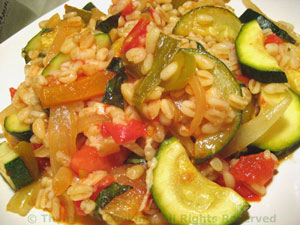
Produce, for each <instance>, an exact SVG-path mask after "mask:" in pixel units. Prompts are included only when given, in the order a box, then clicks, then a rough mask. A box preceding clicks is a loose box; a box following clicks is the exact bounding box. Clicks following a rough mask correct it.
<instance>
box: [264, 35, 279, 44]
mask: <svg viewBox="0 0 300 225" xmlns="http://www.w3.org/2000/svg"><path fill="white" fill-rule="evenodd" d="M270 43H273V44H277V45H280V44H282V43H283V41H282V39H281V38H280V37H278V36H277V35H276V34H269V35H268V36H267V37H266V40H265V42H264V44H265V45H266V44H270Z"/></svg>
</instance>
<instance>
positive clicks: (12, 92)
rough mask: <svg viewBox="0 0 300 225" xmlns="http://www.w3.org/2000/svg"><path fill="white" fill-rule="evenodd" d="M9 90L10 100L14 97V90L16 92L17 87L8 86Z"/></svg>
mask: <svg viewBox="0 0 300 225" xmlns="http://www.w3.org/2000/svg"><path fill="white" fill-rule="evenodd" d="M9 92H10V97H11V100H12V99H13V98H14V96H15V94H16V92H17V89H15V88H13V87H11V88H9Z"/></svg>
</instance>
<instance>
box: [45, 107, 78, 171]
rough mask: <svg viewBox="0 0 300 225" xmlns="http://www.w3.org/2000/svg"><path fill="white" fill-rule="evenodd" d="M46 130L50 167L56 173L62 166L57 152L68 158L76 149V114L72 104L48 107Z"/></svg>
mask: <svg viewBox="0 0 300 225" xmlns="http://www.w3.org/2000/svg"><path fill="white" fill-rule="evenodd" d="M48 132H49V133H48V140H49V149H50V162H51V169H52V171H53V173H54V174H56V172H57V171H58V169H59V167H61V166H63V165H62V164H63V162H62V160H58V157H59V154H61V155H63V156H64V157H66V159H67V160H68V159H70V158H71V156H72V155H73V154H74V153H75V151H76V137H77V114H76V112H75V110H74V108H73V106H72V105H61V106H57V107H51V108H50V117H49V125H48ZM66 163H68V162H66Z"/></svg>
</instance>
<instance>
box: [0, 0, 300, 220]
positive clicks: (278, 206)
mask: <svg viewBox="0 0 300 225" xmlns="http://www.w3.org/2000/svg"><path fill="white" fill-rule="evenodd" d="M89 1H90V0H82V1H76V0H71V1H69V2H68V4H70V5H73V6H77V7H80V8H81V7H83V6H84V5H85V4H86V3H88V2H89ZM254 2H255V3H257V4H258V6H259V7H260V8H261V9H262V10H263V11H264V12H265V13H266V14H267V15H268V16H269V17H271V18H272V19H274V20H283V21H287V22H290V23H292V24H294V25H295V30H296V31H297V32H298V33H300V15H299V13H300V1H299V0H264V1H259V0H255V1H254ZM94 4H95V5H96V6H97V7H98V8H99V9H101V10H102V11H106V10H107V8H108V6H109V4H110V1H109V0H104V1H103V0H102V1H101V2H100V1H96V0H95V1H94ZM230 5H231V6H232V7H233V8H234V9H235V12H236V14H237V15H238V16H239V15H240V14H241V13H242V12H243V11H244V10H245V8H244V6H243V4H242V3H241V0H232V2H231V3H230ZM56 12H58V13H60V15H62V14H63V12H64V9H63V6H60V7H58V8H56V9H55V10H53V11H51V12H50V13H48V14H46V15H45V16H43V17H41V18H39V19H38V20H37V21H35V22H33V23H32V24H30V25H29V26H27V27H25V28H24V29H22V30H21V31H19V32H18V33H17V34H15V35H14V36H12V37H11V38H9V39H8V40H7V41H5V42H3V43H2V44H1V45H0V96H1V103H0V109H1V110H2V109H4V108H5V107H6V106H7V105H9V104H10V97H9V92H8V89H9V87H17V86H18V84H19V83H20V82H21V81H23V80H24V59H23V58H21V49H22V48H23V47H24V46H25V45H26V43H27V42H28V40H30V38H31V37H33V35H34V34H36V33H37V32H38V31H39V27H38V23H39V22H40V21H42V20H45V19H48V18H49V17H50V16H51V15H53V14H54V13H56ZM0 190H1V194H0V224H1V225H11V224H44V225H48V224H52V225H53V224H55V223H54V222H53V221H52V220H51V217H50V216H49V214H48V213H46V212H43V211H39V210H32V211H31V212H30V213H29V214H28V215H27V216H26V217H20V216H18V215H16V214H13V213H10V212H6V210H5V208H6V204H7V202H8V201H9V199H10V197H11V196H12V195H13V192H12V191H11V190H10V188H9V187H8V185H7V184H6V183H5V182H4V181H3V180H2V179H0ZM299 223H300V150H298V151H296V152H294V153H293V156H292V157H289V159H288V160H285V161H284V162H282V163H281V165H280V167H279V169H278V173H277V174H276V175H275V176H274V179H273V181H272V183H271V184H270V185H269V186H268V188H267V195H266V196H265V197H264V198H263V199H262V201H260V202H258V203H251V208H250V210H249V219H248V220H247V221H244V224H253V225H256V224H259V225H262V224H265V225H269V224H277V225H284V224H288V225H298V224H299Z"/></svg>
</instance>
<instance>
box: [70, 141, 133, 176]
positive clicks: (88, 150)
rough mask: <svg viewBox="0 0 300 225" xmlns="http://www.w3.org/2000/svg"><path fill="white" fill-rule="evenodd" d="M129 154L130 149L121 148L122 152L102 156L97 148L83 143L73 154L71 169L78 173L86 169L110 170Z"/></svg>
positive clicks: (120, 163) (122, 161)
mask: <svg viewBox="0 0 300 225" xmlns="http://www.w3.org/2000/svg"><path fill="white" fill-rule="evenodd" d="M128 155H129V151H128V150H127V149H124V148H121V149H120V152H117V153H114V154H111V155H108V156H104V157H100V156H99V154H98V151H97V149H96V148H94V147H90V146H87V145H83V146H82V147H81V149H80V150H79V151H77V152H75V153H74V155H73V156H72V159H71V169H72V170H73V171H74V172H76V173H77V174H78V173H79V170H85V171H87V172H88V173H91V172H93V171H96V170H109V169H111V168H113V167H115V166H120V165H122V164H123V163H124V161H125V160H126V158H127V157H128Z"/></svg>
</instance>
